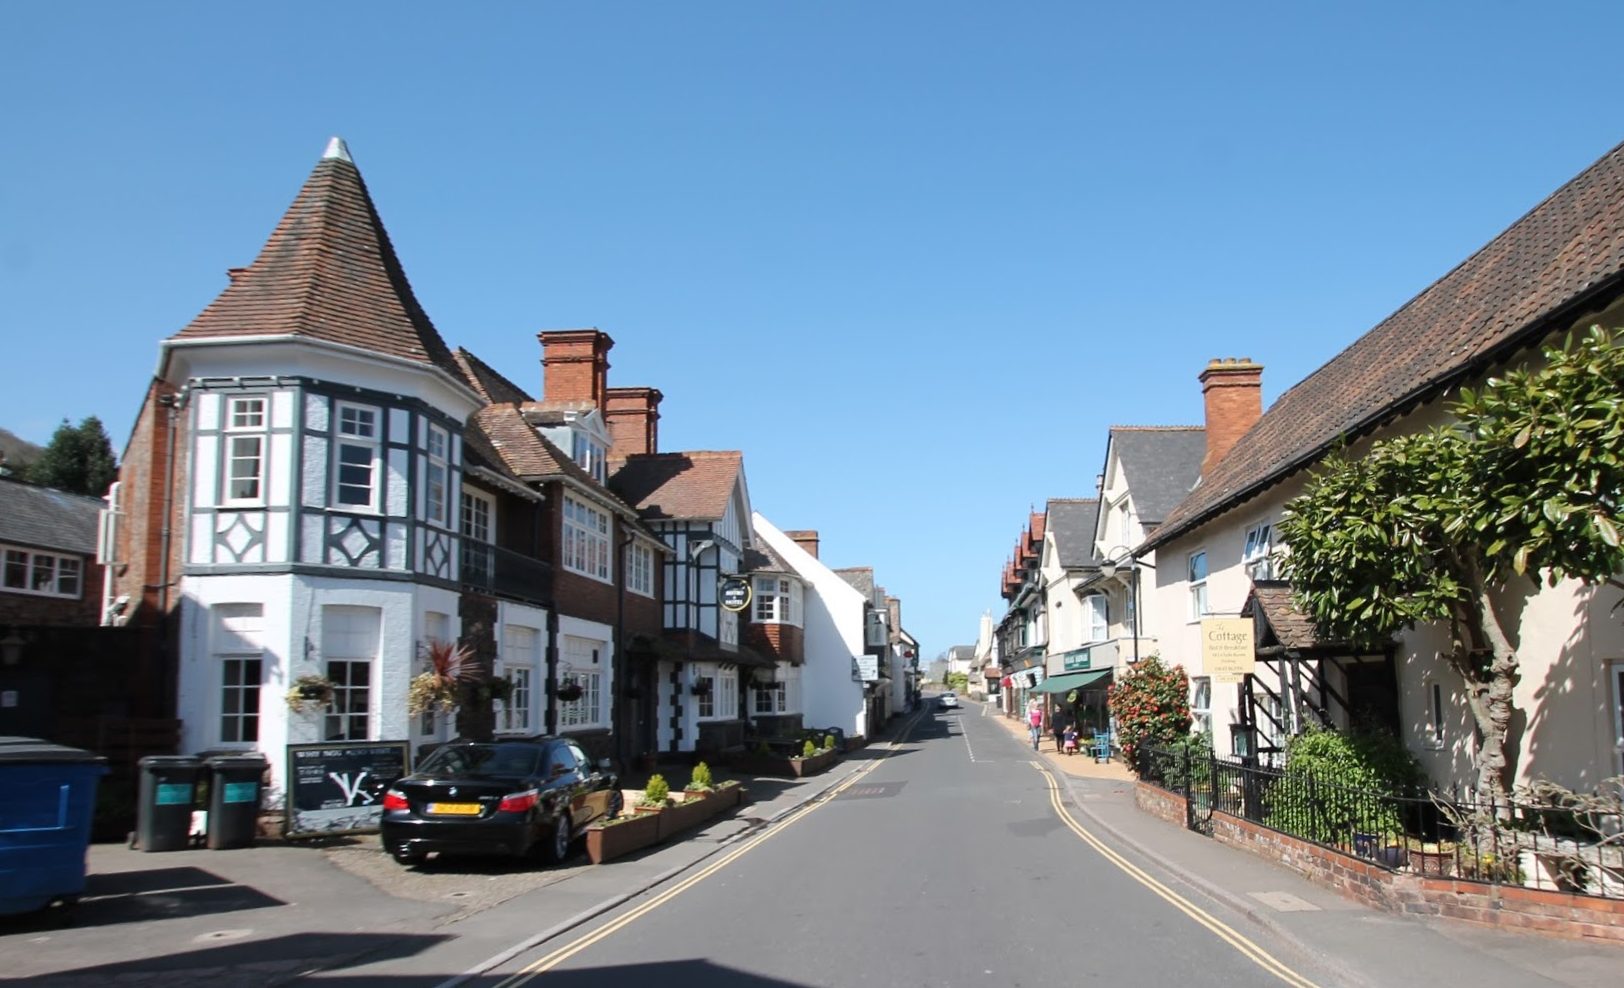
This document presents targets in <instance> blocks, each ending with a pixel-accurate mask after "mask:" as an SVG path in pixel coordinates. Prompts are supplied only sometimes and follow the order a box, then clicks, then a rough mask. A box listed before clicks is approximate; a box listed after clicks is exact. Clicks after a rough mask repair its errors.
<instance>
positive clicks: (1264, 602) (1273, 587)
mask: <svg viewBox="0 0 1624 988" xmlns="http://www.w3.org/2000/svg"><path fill="white" fill-rule="evenodd" d="M1256 608H1261V609H1262V611H1263V616H1264V617H1265V618H1266V619H1268V622H1269V627H1270V628H1272V629H1273V630H1274V635H1275V637H1276V638H1278V639H1279V640H1280V644H1282V645H1284V646H1285V647H1286V648H1290V649H1303V648H1318V647H1320V646H1322V645H1325V644H1326V643H1325V642H1322V641H1320V639H1319V635H1318V634H1316V633H1315V631H1314V621H1313V619H1312V618H1310V617H1309V616H1308V615H1307V614H1305V613H1303V612H1302V611H1300V610H1298V609H1297V605H1296V603H1295V602H1294V601H1293V600H1292V598H1291V584H1290V583H1287V582H1285V581H1283V580H1259V581H1258V582H1256V583H1254V584H1252V593H1251V595H1250V596H1248V597H1247V599H1246V604H1245V605H1244V606H1243V607H1242V608H1241V616H1242V617H1251V616H1252V614H1253V613H1254V609H1256Z"/></svg>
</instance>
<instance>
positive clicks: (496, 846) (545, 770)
mask: <svg viewBox="0 0 1624 988" xmlns="http://www.w3.org/2000/svg"><path fill="white" fill-rule="evenodd" d="M621 802H622V797H621V793H620V780H619V778H618V777H617V776H616V775H615V774H614V773H613V772H611V771H609V761H608V759H604V760H603V761H601V762H599V763H598V764H597V765H596V766H594V765H593V764H592V762H591V761H590V760H589V759H588V758H587V755H586V752H584V751H582V750H581V747H580V746H579V745H578V744H576V743H575V742H574V741H571V740H568V739H566V738H553V737H540V738H530V739H526V740H522V741H521V740H513V741H493V742H484V741H453V742H451V743H449V744H445V745H441V746H440V747H439V748H436V749H435V750H434V751H433V753H431V754H430V755H429V756H428V757H427V758H426V759H424V760H423V764H422V765H420V766H418V769H417V771H415V772H413V773H412V774H411V775H408V776H405V777H403V778H401V779H398V780H396V781H395V782H394V783H393V784H391V785H390V786H389V788H388V790H387V791H386V792H385V793H384V797H383V818H382V821H381V825H380V826H381V829H382V836H383V846H384V849H385V850H387V851H388V852H389V853H390V855H391V856H393V857H394V859H395V860H396V861H398V862H400V863H401V864H404V865H415V864H421V863H422V862H423V860H424V859H425V858H427V857H428V855H429V853H430V852H435V851H438V852H441V853H444V854H497V855H504V854H505V855H515V856H525V855H530V854H538V855H539V856H540V857H542V858H544V859H546V860H547V861H549V862H557V861H562V860H563V859H564V858H565V857H567V856H568V855H569V849H570V844H571V842H572V841H574V840H575V838H576V837H577V836H578V835H580V834H581V833H582V832H583V831H584V830H585V829H586V827H587V825H588V824H591V823H595V822H596V821H598V820H600V819H613V818H614V817H616V816H618V815H619V814H620V811H621Z"/></svg>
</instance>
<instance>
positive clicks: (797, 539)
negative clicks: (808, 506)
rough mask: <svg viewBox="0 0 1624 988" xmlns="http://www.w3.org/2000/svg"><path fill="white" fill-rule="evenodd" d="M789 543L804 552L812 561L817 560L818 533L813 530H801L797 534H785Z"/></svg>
mask: <svg viewBox="0 0 1624 988" xmlns="http://www.w3.org/2000/svg"><path fill="white" fill-rule="evenodd" d="M784 534H785V535H786V536H788V537H789V539H790V541H791V542H794V543H795V544H796V545H798V546H800V547H801V548H802V549H805V550H806V554H807V555H809V556H811V557H812V558H813V559H816V558H818V533H817V532H816V531H815V530H813V529H802V530H800V531H798V532H785V533H784Z"/></svg>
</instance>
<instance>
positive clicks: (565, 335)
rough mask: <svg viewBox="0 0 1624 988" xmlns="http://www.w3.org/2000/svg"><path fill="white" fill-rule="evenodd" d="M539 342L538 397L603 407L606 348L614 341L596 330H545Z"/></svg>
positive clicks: (606, 369)
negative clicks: (540, 375)
mask: <svg viewBox="0 0 1624 988" xmlns="http://www.w3.org/2000/svg"><path fill="white" fill-rule="evenodd" d="M536 339H538V340H540V341H541V369H542V384H541V397H542V398H543V399H545V400H547V401H589V402H591V403H592V404H593V405H595V406H597V407H598V408H602V407H603V400H604V392H605V391H606V390H608V378H609V349H610V348H611V347H613V346H614V345H615V341H614V340H611V339H610V338H609V334H608V333H605V332H601V331H599V330H596V329H549V330H543V331H542V332H540V333H537V334H536Z"/></svg>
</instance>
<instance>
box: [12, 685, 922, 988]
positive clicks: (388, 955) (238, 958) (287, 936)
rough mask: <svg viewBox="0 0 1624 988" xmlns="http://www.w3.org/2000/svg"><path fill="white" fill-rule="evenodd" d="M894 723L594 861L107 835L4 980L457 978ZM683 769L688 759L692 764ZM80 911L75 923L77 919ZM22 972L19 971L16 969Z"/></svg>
mask: <svg viewBox="0 0 1624 988" xmlns="http://www.w3.org/2000/svg"><path fill="white" fill-rule="evenodd" d="M909 722H910V718H909V717H902V718H898V719H897V720H896V721H894V722H893V724H892V726H891V730H890V732H889V733H888V734H882V736H881V737H879V738H877V739H875V740H874V741H871V742H870V744H869V745H868V746H867V747H865V748H862V749H859V750H857V751H854V752H850V753H848V754H846V755H845V756H844V757H843V758H842V759H841V760H840V761H838V762H837V763H836V764H835V765H834V767H832V768H831V769H830V770H829V771H827V772H824V773H823V774H821V775H817V776H813V777H812V778H809V779H776V778H764V777H742V776H738V775H730V774H728V773H726V772H724V771H721V770H718V771H716V773H715V775H716V779H717V781H724V780H726V779H729V778H734V779H739V781H741V782H742V783H743V784H744V786H745V787H746V791H747V794H746V802H745V803H744V804H743V805H741V806H740V807H739V808H738V809H736V810H734V811H733V812H732V813H730V814H725V815H723V816H720V817H717V818H714V819H713V820H712V821H711V822H710V823H709V824H708V825H706V826H705V827H703V828H701V829H699V830H696V831H692V832H690V834H689V835H687V836H685V837H684V838H682V839H680V840H674V841H670V842H667V843H664V844H661V845H658V846H656V847H654V848H650V849H649V850H647V851H645V852H642V853H640V854H636V855H632V856H629V857H626V858H620V859H617V860H615V861H612V862H609V863H607V864H604V865H593V864H591V863H589V862H588V861H587V860H586V857H585V854H584V852H582V851H581V850H579V849H577V851H576V853H575V855H574V856H573V857H572V858H571V859H570V860H569V861H567V862H566V863H565V864H564V865H562V866H557V867H553V868H547V869H541V870H537V869H535V868H534V867H533V866H532V865H528V864H525V863H523V862H511V863H510V862H503V861H497V860H492V861H488V862H480V861H477V860H475V861H470V860H467V859H463V860H459V861H456V862H453V863H451V864H450V865H448V866H444V867H440V866H436V864H435V862H433V861H431V862H430V863H429V864H428V865H427V866H424V867H421V868H416V869H407V868H403V867H401V866H400V865H398V864H396V863H395V862H394V861H392V860H391V859H390V858H389V857H388V855H386V854H385V853H384V852H383V849H382V847H381V846H380V844H379V842H378V838H377V837H376V836H375V835H358V836H353V837H342V838H327V839H320V840H311V841H301V842H297V843H295V842H283V841H263V842H261V843H259V844H258V845H256V846H254V847H250V848H240V849H235V850H224V851H210V850H203V849H191V850H184V851H172V852H164V853H145V852H141V851H135V850H131V849H130V848H128V847H125V846H123V845H117V844H97V845H92V846H91V848H90V851H89V856H88V859H87V875H88V881H87V888H86V890H85V893H84V895H83V896H82V897H81V899H80V902H79V904H78V906H77V907H76V908H75V909H74V910H72V912H71V914H62V913H60V911H57V912H55V913H52V914H46V915H44V916H37V915H36V916H24V917H0V956H4V957H5V958H6V961H5V963H4V965H3V966H0V981H7V982H8V983H18V984H27V985H37V986H41V988H45V986H51V988H57V986H62V988H67V986H88V985H95V986H98V988H100V986H103V985H105V984H107V983H108V982H114V983H117V984H163V985H165V986H166V988H167V986H175V988H186V986H190V985H194V984H196V985H205V984H207V985H211V986H215V985H219V984H222V983H225V984H253V985H270V984H279V983H284V982H288V981H294V980H302V979H307V978H308V979H318V980H320V979H327V978H333V979H335V980H344V981H345V982H346V983H350V982H352V981H353V980H354V979H360V981H362V982H365V983H374V982H376V983H379V984H382V983H383V982H384V980H385V979H387V980H388V981H389V983H390V984H391V985H400V984H402V983H406V984H410V985H416V984H422V985H446V986H449V985H452V984H456V983H459V982H460V981H461V980H463V979H464V977H465V976H468V975H472V974H473V973H475V972H478V971H482V970H485V969H487V968H489V967H491V966H493V965H495V964H498V963H500V962H501V961H502V960H504V959H505V958H506V956H507V955H509V954H512V953H515V952H516V951H515V950H514V949H513V948H514V945H516V944H524V943H540V942H543V941H545V940H546V939H548V938H550V937H552V936H555V935H557V934H559V933H561V932H563V931H565V930H568V929H571V928H573V927H575V926H578V925H580V924H582V923H585V922H588V921H590V920H591V919H592V918H594V917H596V916H598V915H600V914H602V913H604V912H607V911H609V910H611V909H614V908H615V907H617V906H619V905H620V904H622V903H624V902H626V901H627V900H629V899H631V898H633V897H635V896H637V895H639V894H641V893H643V892H645V891H647V890H648V889H650V888H652V887H654V886H656V885H659V884H661V883H663V882H666V881H668V880H670V879H671V878H673V877H675V876H676V875H679V874H681V873H682V872H684V871H687V870H688V869H691V868H693V867H695V866H696V865H698V864H700V863H701V862H703V861H705V860H706V859H707V858H710V857H712V856H714V855H716V854H718V853H720V852H721V851H722V850H723V849H725V848H727V847H728V846H729V845H731V844H733V843H735V842H737V841H739V840H741V839H743V838H745V837H746V836H748V835H750V834H752V833H754V832H755V831H757V830H759V829H761V828H762V827H764V826H766V825H768V824H770V823H771V822H773V821H774V820H776V819H778V818H779V817H782V816H784V815H786V814H788V813H790V812H792V811H794V810H795V809H797V808H798V807H800V806H803V805H805V804H806V803H809V802H811V801H813V800H816V799H818V798H819V797H820V796H821V795H823V794H824V793H825V792H827V791H828V790H830V789H832V788H834V787H835V786H837V785H839V784H840V783H841V782H843V781H845V780H846V779H847V778H848V777H850V776H851V775H852V774H854V773H856V772H859V771H861V770H862V769H863V768H864V767H865V766H866V765H867V764H869V763H870V762H871V761H872V760H873V759H875V758H881V757H884V755H885V742H886V740H887V739H888V737H889V736H890V735H893V734H896V733H898V732H900V731H902V730H905V729H906V728H907V726H908V725H909ZM678 772H679V774H680V770H678ZM64 921H65V922H64ZM8 979H20V980H18V981H16V982H11V981H9V980H8Z"/></svg>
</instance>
